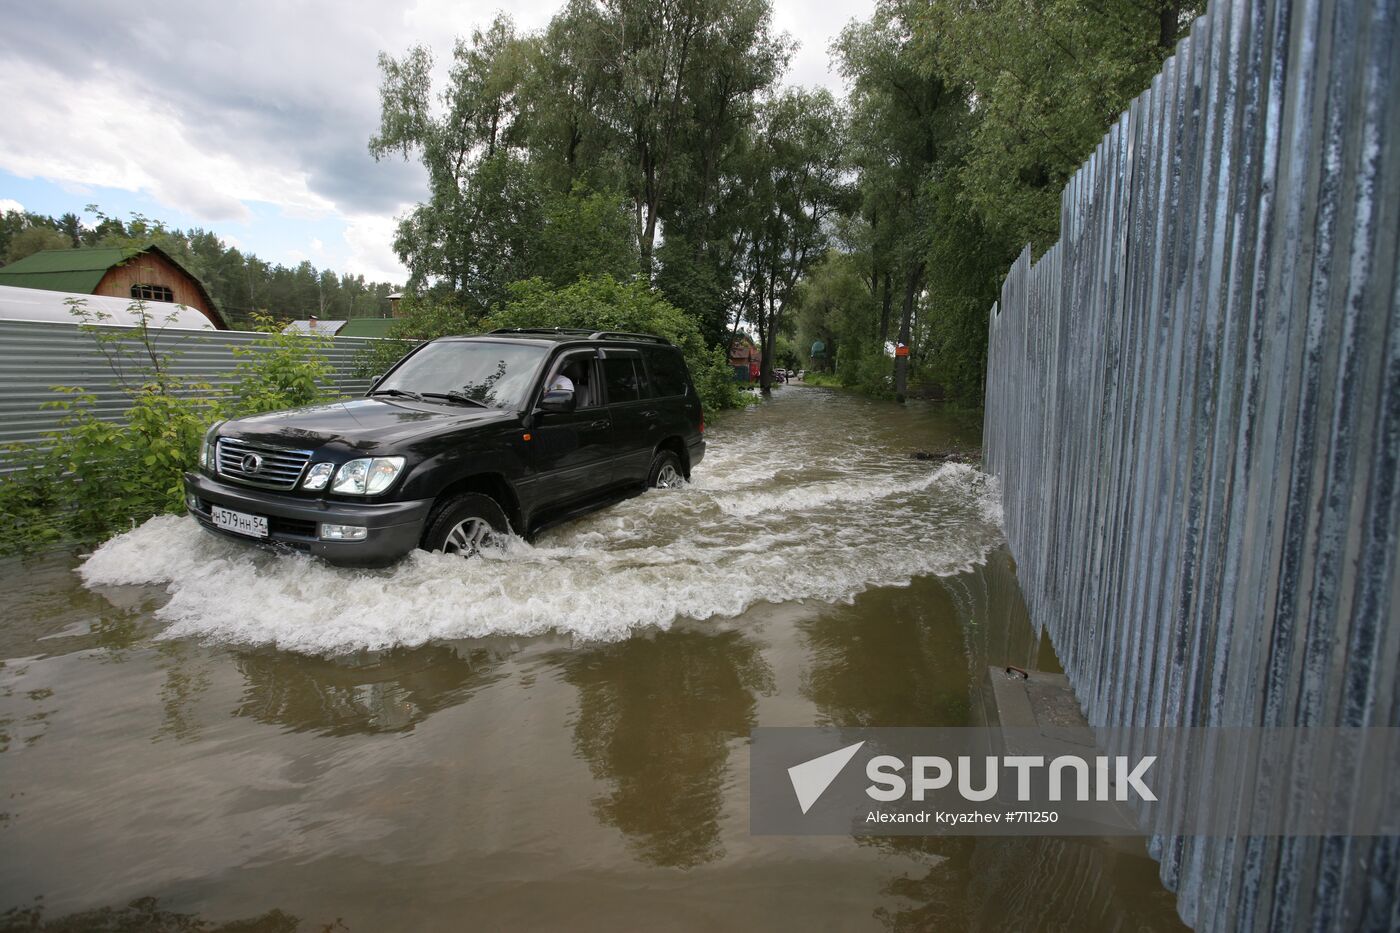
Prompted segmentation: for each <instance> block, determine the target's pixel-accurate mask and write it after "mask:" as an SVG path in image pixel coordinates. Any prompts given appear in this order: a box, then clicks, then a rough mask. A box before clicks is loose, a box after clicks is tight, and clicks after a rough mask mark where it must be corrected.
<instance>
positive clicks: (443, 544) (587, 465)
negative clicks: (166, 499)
mask: <svg viewBox="0 0 1400 933" xmlns="http://www.w3.org/2000/svg"><path fill="white" fill-rule="evenodd" d="M704 431H705V421H704V415H703V413H702V412H701V409H700V399H699V398H698V397H697V396H696V394H695V387H694V386H693V385H692V384H691V381H690V374H689V373H688V372H687V371H686V367H685V360H684V359H683V358H682V357H681V353H680V351H679V350H677V349H676V348H675V347H674V346H672V345H671V344H670V343H669V342H667V341H666V340H663V339H662V338H660V337H653V336H649V335H645V334H624V333H612V332H592V331H579V330H562V329H559V330H498V331H493V332H491V333H490V334H485V335H482V336H479V337H444V338H441V339H439V340H434V341H431V342H429V343H425V344H423V345H422V346H419V347H418V348H416V349H415V350H414V351H413V352H412V353H410V354H408V355H407V356H405V357H404V358H403V359H402V360H400V361H399V362H398V363H396V364H395V365H394V367H393V369H391V370H390V371H389V372H388V373H386V374H385V375H383V376H381V377H379V378H378V379H377V380H376V381H375V383H374V386H373V388H371V389H370V390H369V392H368V393H367V394H366V396H365V397H364V398H361V399H354V400H352V401H346V402H337V403H335V404H330V405H316V406H313V407H310V408H298V409H293V410H291V411H279V412H273V413H271V414H266V415H255V416H253V417H249V418H239V419H238V420H236V421H225V422H222V423H220V424H216V425H214V426H213V427H212V428H210V429H209V433H208V434H207V435H206V436H205V439H204V444H203V446H202V447H201V449H200V454H199V471H198V472H195V473H186V474H185V500H186V505H187V506H188V508H189V510H190V513H191V514H192V515H194V517H195V518H197V519H198V520H199V522H200V524H202V525H203V526H204V527H205V528H207V529H209V530H210V531H212V532H215V533H217V534H223V535H227V536H229V537H234V538H240V539H242V540H245V541H258V542H262V543H265V544H281V545H286V546H290V547H293V548H297V549H300V550H304V551H310V552H311V553H312V554H316V555H318V556H320V557H324V558H325V559H326V560H328V561H330V562H332V563H336V564H351V565H362V566H364V565H375V564H385V563H389V562H392V561H394V560H397V559H398V558H400V557H402V556H403V555H405V554H407V553H408V552H409V551H411V550H413V549H414V548H417V547H422V548H425V549H427V550H431V551H447V552H450V553H459V554H462V555H465V556H471V555H472V554H475V553H476V552H477V551H478V550H479V549H480V548H481V547H482V546H483V545H484V544H485V543H486V542H487V541H488V540H489V539H490V538H491V537H492V536H493V535H495V534H498V533H503V532H507V531H511V530H513V531H516V532H518V533H520V534H523V535H526V536H529V535H532V534H533V533H535V532H537V531H539V530H540V529H542V528H544V527H546V526H548V525H552V524H555V523H557V522H560V521H563V520H564V519H567V518H571V517H573V516H575V515H579V514H582V513H583V512H587V511H591V510H592V509H596V508H598V507H600V506H603V505H607V504H609V503H610V502H615V501H618V500H619V499H622V498H625V497H627V496H629V495H635V494H636V493H638V492H640V491H642V490H643V489H645V488H647V487H649V486H671V485H675V484H677V483H679V482H681V481H682V480H684V479H687V478H689V476H690V471H691V470H692V469H693V468H694V467H695V465H696V464H697V463H699V462H700V459H701V458H702V457H703V456H704V455H705V440H704Z"/></svg>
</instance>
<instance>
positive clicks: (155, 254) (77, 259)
mask: <svg viewBox="0 0 1400 933" xmlns="http://www.w3.org/2000/svg"><path fill="white" fill-rule="evenodd" d="M0 285H9V286H12V287H16V288H36V289H43V290H45V291H54V292H69V293H72V294H79V295H105V296H107V297H111V298H126V299H129V300H140V301H147V302H158V301H164V302H171V303H174V304H180V305H186V306H187V307H190V308H193V309H195V310H196V311H198V312H200V313H201V314H203V315H204V316H205V317H206V318H208V319H209V322H210V323H211V324H213V325H214V327H215V328H217V329H219V330H228V324H227V323H226V322H225V321H224V319H223V316H222V315H221V314H220V313H219V310H218V308H217V307H216V306H215V304H214V299H213V298H212V297H211V296H210V294H209V291H208V289H206V288H205V287H204V284H203V283H202V282H200V281H199V279H197V278H196V277H195V276H194V275H192V274H191V273H190V272H189V271H188V270H187V269H185V268H184V267H183V266H181V265H180V264H179V263H178V262H176V261H175V259H174V257H172V256H171V255H170V254H169V253H167V252H166V251H165V250H163V249H161V248H160V247H159V246H155V245H151V246H146V247H143V248H140V249H124V248H121V247H93V248H88V249H46V250H43V251H41V252H38V253H35V254H33V255H32V256H26V257H25V258H24V259H21V260H18V261H17V262H12V263H10V264H8V265H5V266H0Z"/></svg>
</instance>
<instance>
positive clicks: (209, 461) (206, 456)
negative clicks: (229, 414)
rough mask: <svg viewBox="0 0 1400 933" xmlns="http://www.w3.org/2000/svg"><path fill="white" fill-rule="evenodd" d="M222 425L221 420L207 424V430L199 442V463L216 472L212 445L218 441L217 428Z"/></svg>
mask: <svg viewBox="0 0 1400 933" xmlns="http://www.w3.org/2000/svg"><path fill="white" fill-rule="evenodd" d="M222 425H223V422H222V421H215V422H214V423H213V424H211V425H209V430H207V431H205V432H204V440H202V441H200V442H199V465H200V466H202V467H204V468H205V469H206V470H214V472H216V473H217V472H218V470H215V469H214V445H215V444H216V443H217V442H218V439H219V428H220V426H222Z"/></svg>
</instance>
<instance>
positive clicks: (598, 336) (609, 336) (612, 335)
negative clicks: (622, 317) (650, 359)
mask: <svg viewBox="0 0 1400 933" xmlns="http://www.w3.org/2000/svg"><path fill="white" fill-rule="evenodd" d="M589 339H590V340H646V341H649V342H651V343H664V344H666V345H667V346H669V345H670V343H671V341H669V340H667V339H666V338H665V337H658V336H656V335H655V334H629V333H628V332H627V331H625V330H599V331H594V332H593V333H592V334H591V335H590V336H589Z"/></svg>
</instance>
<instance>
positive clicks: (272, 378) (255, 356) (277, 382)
mask: <svg viewBox="0 0 1400 933" xmlns="http://www.w3.org/2000/svg"><path fill="white" fill-rule="evenodd" d="M253 320H254V322H255V326H256V329H257V330H258V331H260V332H261V333H262V334H263V335H264V336H263V337H262V338H260V339H258V340H255V341H253V343H251V344H250V345H248V346H246V347H235V348H234V351H233V354H234V356H236V357H238V360H239V362H238V365H237V366H236V367H234V371H233V372H234V375H235V376H236V377H237V378H238V388H237V389H236V390H235V391H236V393H237V398H236V401H235V404H234V408H235V410H237V411H238V413H239V414H243V415H256V414H261V413H263V412H268V411H280V410H282V409H284V408H300V407H302V406H303V405H315V404H317V403H318V402H324V401H327V400H329V398H330V397H331V396H330V393H329V392H328V391H327V389H326V385H327V383H328V381H329V380H330V377H331V376H332V375H333V374H334V373H335V368H334V367H332V366H331V364H330V361H329V360H327V359H326V357H325V351H326V350H328V349H330V344H331V338H329V337H326V336H323V335H321V334H295V333H292V334H286V333H283V332H282V328H281V326H280V325H279V324H278V323H277V321H276V320H274V319H273V318H272V317H271V316H270V315H266V314H254V315H253Z"/></svg>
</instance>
